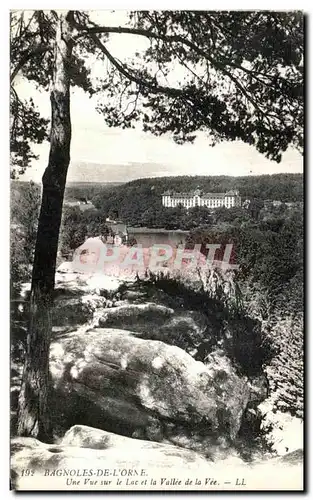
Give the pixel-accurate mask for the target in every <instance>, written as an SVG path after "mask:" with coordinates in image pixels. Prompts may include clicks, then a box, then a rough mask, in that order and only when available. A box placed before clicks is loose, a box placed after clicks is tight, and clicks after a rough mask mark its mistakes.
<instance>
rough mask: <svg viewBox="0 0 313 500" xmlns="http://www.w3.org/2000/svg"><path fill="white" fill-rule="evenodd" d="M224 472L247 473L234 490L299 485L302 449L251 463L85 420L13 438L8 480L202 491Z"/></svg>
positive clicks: (219, 482) (20, 485) (62, 486)
mask: <svg viewBox="0 0 313 500" xmlns="http://www.w3.org/2000/svg"><path fill="white" fill-rule="evenodd" d="M228 468H229V471H228V475H225V471H226V470H228ZM25 471H29V473H28V474H25ZM286 472H287V474H286ZM212 477H214V478H215V481H216V482H215V483H214V482H212V479H211V478H212ZM226 477H227V478H228V477H229V479H230V480H232V481H233V483H235V481H236V479H235V478H236V477H238V478H239V477H240V478H241V477H244V478H245V486H241V487H240V485H238V483H237V485H236V486H235V487H236V490H240V489H247V488H248V489H249V486H250V487H251V485H253V487H254V488H255V489H261V490H267V489H272V488H278V489H279V488H281V489H287V490H288V487H291V488H292V489H298V490H301V488H302V452H301V450H297V452H295V453H293V454H289V455H286V456H285V457H284V458H281V459H276V460H275V459H271V460H265V461H261V462H256V463H254V464H249V465H248V464H246V463H244V462H243V461H242V460H241V459H240V458H238V456H236V455H235V454H229V455H228V456H227V457H226V458H225V459H224V460H221V459H220V457H218V459H217V460H214V461H212V460H208V459H207V458H206V457H204V456H203V455H202V454H200V453H196V452H194V451H190V450H186V449H183V448H180V447H176V446H172V445H166V444H161V443H156V442H151V441H144V440H138V439H131V438H127V437H124V436H119V435H116V434H112V433H110V432H106V431H103V430H100V429H94V428H91V427H87V426H84V425H76V426H74V427H72V428H71V429H69V431H68V432H67V433H66V434H65V436H64V437H63V438H62V439H60V440H59V442H58V443H57V444H46V443H42V442H40V441H38V440H37V439H34V438H23V437H19V438H14V439H12V441H11V486H12V488H14V489H16V490H28V489H31V490H51V489H52V490H67V491H69V490H89V491H92V490H102V491H105V490H109V491H110V490H128V491H137V490H146V491H147V490H148V491H149V490H188V489H189V490H195V489H198V490H202V491H205V490H212V489H213V490H214V489H217V490H221V489H223V485H224V481H225V478H226ZM196 478H197V481H195V479H196ZM233 478H234V479H233ZM151 479H152V480H151ZM210 479H211V482H210ZM240 482H241V480H240ZM224 487H225V489H228V488H229V486H228V485H226V486H224Z"/></svg>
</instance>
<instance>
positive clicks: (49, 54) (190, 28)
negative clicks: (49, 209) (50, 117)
mask: <svg viewBox="0 0 313 500" xmlns="http://www.w3.org/2000/svg"><path fill="white" fill-rule="evenodd" d="M57 18H58V14H57V12H55V11H40V10H38V11H24V12H21V11H15V12H12V14H11V117H12V118H11V153H12V166H13V176H14V175H16V174H18V173H22V172H23V171H24V170H25V168H26V167H27V166H28V165H29V164H30V162H31V161H32V159H33V158H34V157H35V155H34V153H33V152H32V149H31V143H32V142H38V143H40V142H42V141H43V140H45V139H47V138H48V133H47V120H45V119H44V118H43V117H41V116H40V114H39V112H38V110H37V109H36V107H35V104H34V102H33V101H32V99H30V100H28V101H25V100H22V99H20V98H19V96H18V94H17V92H16V89H15V88H14V81H15V79H16V76H17V75H18V74H19V73H20V72H21V74H22V75H23V76H24V77H25V78H27V79H28V80H30V81H33V82H34V84H35V85H36V86H37V87H39V88H41V89H45V90H48V89H49V85H50V83H51V80H52V75H53V64H54V38H55V33H56V22H57ZM69 22H70V23H71V25H72V27H73V34H72V38H73V44H74V45H73V53H72V56H71V63H70V68H69V73H70V80H71V82H70V83H71V84H72V85H75V86H78V87H80V88H82V89H83V90H85V91H86V92H89V93H90V94H91V95H93V94H95V93H97V95H98V96H99V99H98V108H97V109H98V111H99V112H100V113H101V114H102V115H103V118H104V121H105V122H106V123H107V124H108V125H109V126H121V127H132V126H134V123H135V122H139V124H140V125H141V127H142V128H143V129H144V130H145V131H149V132H152V133H153V134H156V135H161V134H164V133H168V132H169V133H171V135H172V136H173V138H174V140H175V141H176V142H178V143H183V142H185V141H193V140H194V139H195V137H196V133H197V132H198V131H201V130H202V131H206V132H207V133H208V137H209V140H210V141H211V143H212V145H214V144H215V143H216V142H217V141H220V140H232V141H233V140H241V141H243V142H245V143H248V144H251V145H253V146H255V147H256V149H257V150H258V151H260V152H261V153H263V154H264V155H265V156H266V157H267V158H270V159H273V160H276V161H278V162H279V161H280V160H281V155H282V153H283V152H284V151H286V149H287V148H288V146H290V145H291V146H294V147H296V148H297V149H299V150H300V151H302V148H303V14H302V13H301V12H297V11H293V12H269V11H266V12H262V11H253V12H240V11H239V12H229V11H221V12H218V11H216V12H214V11H211V12H210V11H195V12H193V11H139V12H129V14H128V16H127V20H126V22H125V26H112V25H111V24H110V23H108V25H107V26H103V25H101V26H100V25H99V22H97V16H96V15H95V14H93V13H92V12H90V13H89V12H82V11H73V12H72V13H71V16H70V21H69ZM112 35H114V36H117V35H118V36H120V37H124V38H125V43H127V36H129V35H133V36H136V37H137V38H138V39H139V38H140V39H142V38H143V39H145V40H146V41H147V44H146V49H145V50H140V51H138V52H136V53H134V55H133V57H132V58H130V59H128V60H126V61H120V60H119V59H118V58H117V57H116V56H115V55H114V53H113V51H111V49H110V40H111V37H112ZM91 54H93V58H94V60H95V59H96V60H97V61H101V60H102V61H103V63H104V64H105V66H104V68H105V69H106V71H105V72H104V74H103V76H102V77H101V78H98V79H97V80H95V79H94V77H93V74H92V70H91V65H90V64H89V62H88V59H89V57H90V55H91Z"/></svg>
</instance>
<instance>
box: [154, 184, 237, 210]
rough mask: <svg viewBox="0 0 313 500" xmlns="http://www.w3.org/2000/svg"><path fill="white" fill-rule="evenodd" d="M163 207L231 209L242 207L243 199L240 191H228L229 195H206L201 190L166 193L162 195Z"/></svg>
mask: <svg viewBox="0 0 313 500" xmlns="http://www.w3.org/2000/svg"><path fill="white" fill-rule="evenodd" d="M162 205H163V206H164V207H177V206H178V205H182V206H183V207H185V208H187V209H188V208H192V207H208V208H218V207H226V208H231V207H240V206H241V198H240V196H239V193H238V191H227V193H204V192H203V191H201V189H196V190H195V191H193V192H190V193H175V192H173V191H166V192H165V193H163V194H162Z"/></svg>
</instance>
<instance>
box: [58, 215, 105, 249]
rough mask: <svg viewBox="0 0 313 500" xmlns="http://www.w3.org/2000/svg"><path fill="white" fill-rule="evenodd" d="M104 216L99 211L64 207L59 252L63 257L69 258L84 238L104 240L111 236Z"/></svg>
mask: <svg viewBox="0 0 313 500" xmlns="http://www.w3.org/2000/svg"><path fill="white" fill-rule="evenodd" d="M105 219H106V217H105V215H104V214H103V212H101V211H100V210H95V209H89V210H85V211H83V212H82V211H81V210H80V208H79V207H77V206H76V207H66V209H65V210H64V213H63V220H62V227H61V236H60V245H59V247H60V252H61V255H62V256H63V257H69V255H70V254H72V253H73V251H74V250H76V248H78V247H79V246H80V245H82V243H84V241H85V240H86V238H90V237H97V236H100V237H102V238H106V236H108V235H109V234H111V232H110V229H109V228H108V226H107V225H106V223H105Z"/></svg>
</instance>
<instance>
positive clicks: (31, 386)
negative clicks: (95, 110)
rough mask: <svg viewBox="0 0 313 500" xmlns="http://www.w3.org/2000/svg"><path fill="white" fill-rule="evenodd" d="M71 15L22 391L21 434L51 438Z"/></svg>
mask: <svg viewBox="0 0 313 500" xmlns="http://www.w3.org/2000/svg"><path fill="white" fill-rule="evenodd" d="M70 16H71V13H70V12H69V13H68V14H63V13H62V14H60V15H59V18H58V21H57V28H56V41H55V62H54V75H53V85H52V90H51V97H50V98H51V134H50V154H49V163H48V167H47V168H46V170H45V173H44V175H43V178H42V200H41V210H40V215H39V221H38V230H37V240H36V248H35V257H34V264H33V274H32V287H31V297H30V315H29V325H28V334H27V351H26V354H25V363H24V372H23V379H22V386H21V392H20V396H19V415H18V434H19V435H27V436H34V437H38V438H39V439H41V440H49V439H51V425H50V418H49V413H50V411H49V408H48V393H49V380H50V377H49V349H50V337H51V330H52V320H51V314H52V306H53V293H54V280H55V267H56V258H57V250H58V240H59V230H60V224H61V217H62V206H63V197H64V189H65V183H66V175H67V170H68V166H69V162H70V143H71V121H70V81H69V63H70V58H71V54H72V45H73V44H72V38H71V27H70V23H69V21H70Z"/></svg>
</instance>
